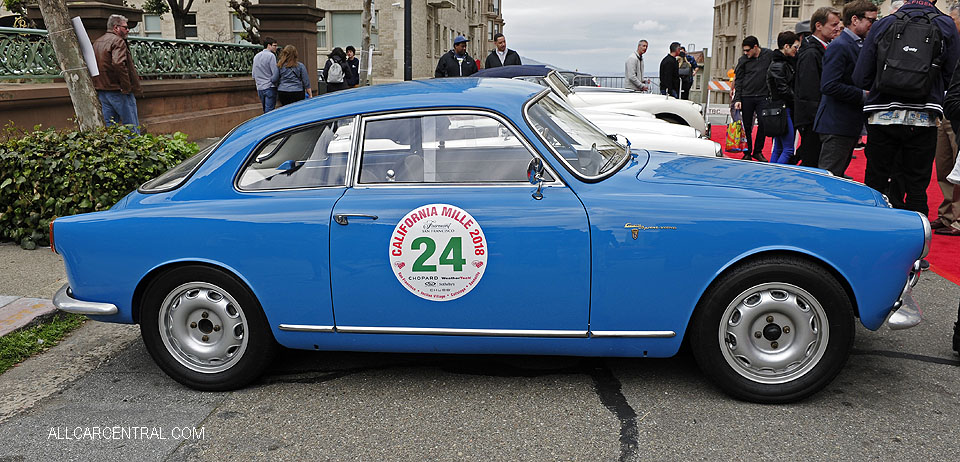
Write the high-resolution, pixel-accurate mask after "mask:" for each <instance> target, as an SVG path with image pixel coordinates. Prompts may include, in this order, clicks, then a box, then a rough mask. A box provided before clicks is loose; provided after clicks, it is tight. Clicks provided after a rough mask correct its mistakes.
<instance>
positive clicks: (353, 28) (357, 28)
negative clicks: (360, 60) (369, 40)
mask: <svg viewBox="0 0 960 462" xmlns="http://www.w3.org/2000/svg"><path fill="white" fill-rule="evenodd" d="M360 16H361V14H360V13H332V14H331V15H330V29H331V32H332V33H333V45H332V47H333V48H336V47H340V48H346V47H347V46H348V45H353V47H354V48H356V47H358V46H360V40H361V33H362V32H361V31H362V30H363V20H362V18H361V17H360Z"/></svg>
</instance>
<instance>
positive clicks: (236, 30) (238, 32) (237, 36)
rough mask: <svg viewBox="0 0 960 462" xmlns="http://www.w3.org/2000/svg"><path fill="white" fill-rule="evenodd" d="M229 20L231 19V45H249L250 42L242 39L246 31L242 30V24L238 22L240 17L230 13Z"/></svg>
mask: <svg viewBox="0 0 960 462" xmlns="http://www.w3.org/2000/svg"><path fill="white" fill-rule="evenodd" d="M230 18H231V19H233V26H232V27H233V29H232V32H233V43H243V44H249V43H250V42H248V41H246V40H244V39H243V35H244V34H246V33H247V30H246V29H244V28H243V22H242V21H240V17H239V16H237V15H236V14H235V13H231V14H230Z"/></svg>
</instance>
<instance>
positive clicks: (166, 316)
mask: <svg viewBox="0 0 960 462" xmlns="http://www.w3.org/2000/svg"><path fill="white" fill-rule="evenodd" d="M159 325H160V337H161V338H162V339H163V344H164V346H166V347H167V351H169V352H170V354H171V355H173V357H174V358H175V359H176V360H177V361H178V362H179V363H180V364H183V365H184V366H186V367H188V368H190V369H191V370H194V371H197V372H202V373H206V374H213V373H216V372H222V371H225V370H227V369H229V368H230V367H231V366H233V365H234V364H235V363H236V362H237V361H239V360H240V358H241V357H242V356H243V352H244V351H245V350H246V348H247V328H246V326H247V319H246V317H245V316H244V314H243V309H242V308H241V307H240V304H239V303H237V301H236V300H234V299H233V297H232V296H231V295H230V294H229V293H227V292H226V291H225V290H223V289H221V288H219V287H217V286H215V285H213V284H208V283H206V282H188V283H186V284H183V285H181V286H180V287H177V288H176V289H173V290H172V291H171V292H170V293H169V294H168V295H167V297H166V298H165V299H164V300H163V305H162V306H161V308H160V323H159Z"/></svg>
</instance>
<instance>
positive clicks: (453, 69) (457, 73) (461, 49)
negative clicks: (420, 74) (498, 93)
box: [434, 35, 477, 78]
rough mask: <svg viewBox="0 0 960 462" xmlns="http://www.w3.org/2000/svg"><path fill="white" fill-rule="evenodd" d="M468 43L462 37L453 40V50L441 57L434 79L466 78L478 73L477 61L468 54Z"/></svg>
mask: <svg viewBox="0 0 960 462" xmlns="http://www.w3.org/2000/svg"><path fill="white" fill-rule="evenodd" d="M467 42H469V40H467V38H466V37H464V36H462V35H458V36H457V38H455V39H453V49H452V50H450V51H448V52H446V53H445V54H444V55H443V56H441V57H440V61H439V62H437V70H436V72H434V77H437V78H440V77H466V76H468V75H473V73H474V72H477V61H476V60H475V59H473V58H472V57H470V55H468V54H467Z"/></svg>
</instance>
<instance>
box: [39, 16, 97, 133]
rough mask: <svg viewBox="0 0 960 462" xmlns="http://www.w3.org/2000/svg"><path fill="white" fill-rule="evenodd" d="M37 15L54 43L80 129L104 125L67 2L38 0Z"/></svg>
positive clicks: (86, 129)
mask: <svg viewBox="0 0 960 462" xmlns="http://www.w3.org/2000/svg"><path fill="white" fill-rule="evenodd" d="M39 4H40V14H41V15H43V22H44V23H45V24H46V25H47V40H50V44H51V45H53V51H54V53H56V55H57V62H59V63H60V69H61V70H62V71H63V78H64V80H66V81H67V91H69V92H70V101H71V102H72V103H73V110H74V112H76V114H77V123H78V124H79V125H80V130H83V131H88V130H94V129H98V128H103V126H104V125H103V113H102V112H101V110H100V100H99V99H98V98H97V90H96V89H95V88H93V78H91V77H90V73H89V71H88V70H87V65H86V63H84V61H83V57H82V56H81V54H80V44H79V42H78V41H77V35H76V32H74V30H73V23H72V22H70V19H68V17H67V4H66V2H65V1H64V0H39Z"/></svg>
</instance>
